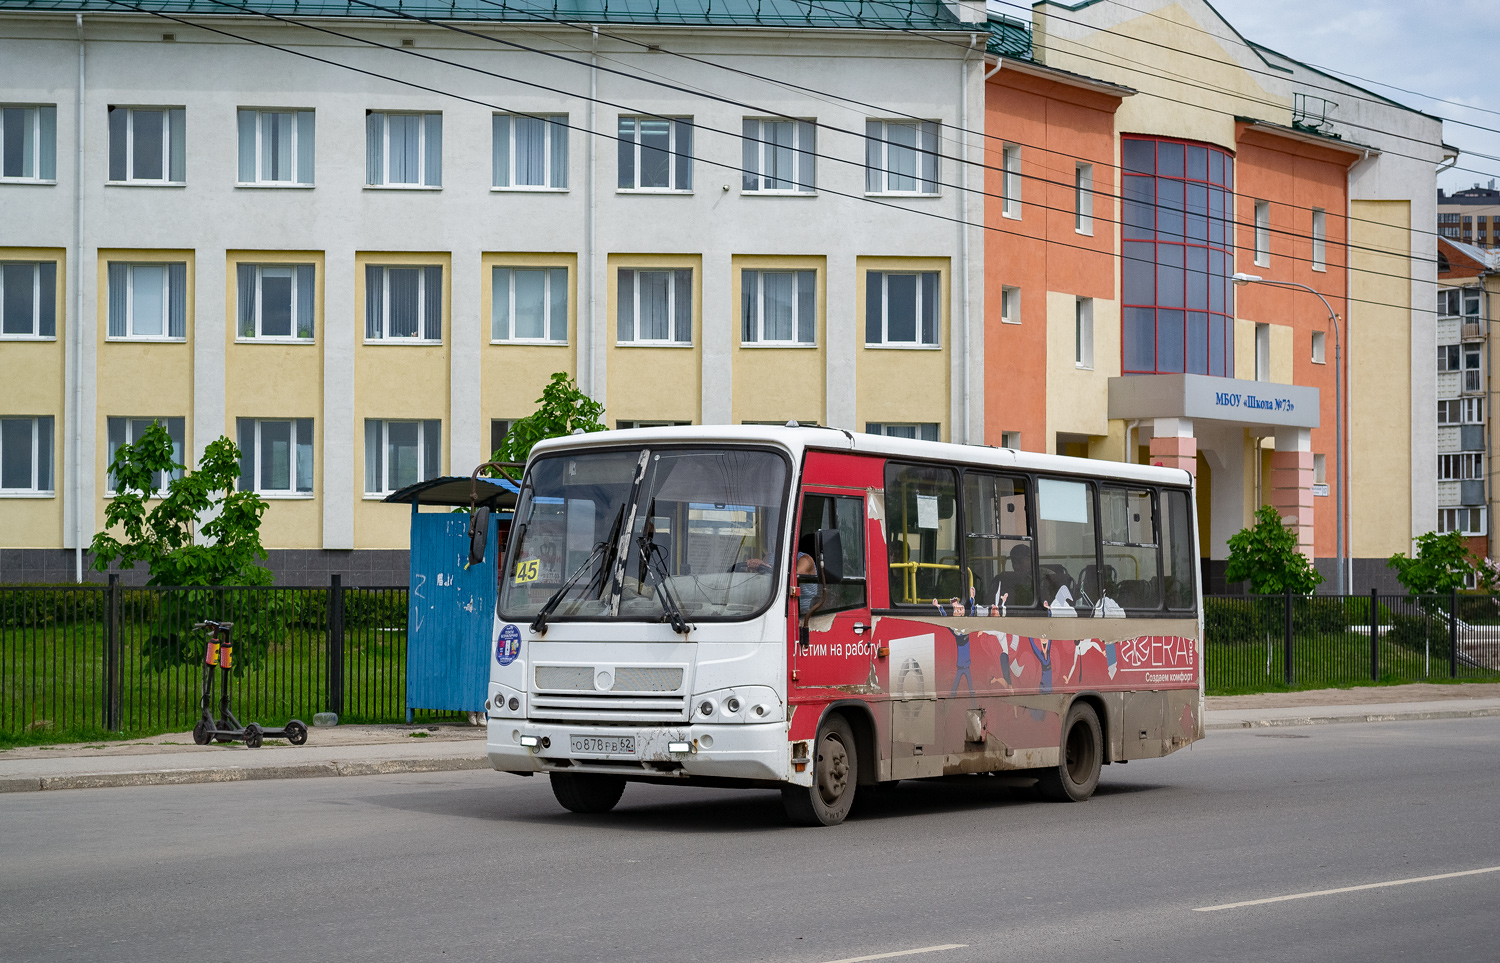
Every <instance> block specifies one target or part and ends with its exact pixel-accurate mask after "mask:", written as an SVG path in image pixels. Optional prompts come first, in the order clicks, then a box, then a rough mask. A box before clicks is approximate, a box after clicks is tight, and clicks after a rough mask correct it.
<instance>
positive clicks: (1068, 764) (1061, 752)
mask: <svg viewBox="0 0 1500 963" xmlns="http://www.w3.org/2000/svg"><path fill="white" fill-rule="evenodd" d="M1062 731H1063V736H1062V745H1061V746H1060V747H1059V748H1058V760H1057V766H1056V767H1055V768H1052V769H1043V770H1041V772H1040V774H1039V775H1038V778H1037V782H1036V788H1037V791H1038V792H1040V793H1041V794H1042V798H1044V799H1049V800H1051V801H1052V802H1083V801H1084V800H1085V799H1087V798H1089V797H1090V796H1092V795H1093V794H1094V789H1095V787H1097V786H1098V785H1099V766H1100V764H1101V763H1102V762H1103V759H1104V740H1103V737H1102V733H1101V730H1100V727H1099V715H1098V714H1097V713H1096V712H1094V707H1093V706H1091V705H1089V704H1088V703H1087V702H1075V703H1073V705H1072V706H1071V707H1070V708H1069V709H1068V715H1067V718H1065V719H1064V720H1063V729H1062Z"/></svg>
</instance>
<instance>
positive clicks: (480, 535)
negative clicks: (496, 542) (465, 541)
mask: <svg viewBox="0 0 1500 963" xmlns="http://www.w3.org/2000/svg"><path fill="white" fill-rule="evenodd" d="M489 537H490V510H489V509H488V508H476V509H474V510H473V511H472V512H470V513H469V564H470V565H481V564H483V563H484V549H485V544H486V543H487V542H488V541H489Z"/></svg>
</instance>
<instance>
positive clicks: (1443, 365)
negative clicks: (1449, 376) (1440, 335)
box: [1437, 344, 1461, 374]
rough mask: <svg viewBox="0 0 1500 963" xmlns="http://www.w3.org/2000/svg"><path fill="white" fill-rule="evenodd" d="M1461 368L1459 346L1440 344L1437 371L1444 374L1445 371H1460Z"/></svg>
mask: <svg viewBox="0 0 1500 963" xmlns="http://www.w3.org/2000/svg"><path fill="white" fill-rule="evenodd" d="M1460 368H1461V362H1460V360H1459V346H1458V345H1456V344H1440V345H1438V349H1437V369H1438V373H1439V374H1442V373H1443V372H1445V371H1458V370H1460Z"/></svg>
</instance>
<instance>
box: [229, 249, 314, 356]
mask: <svg viewBox="0 0 1500 963" xmlns="http://www.w3.org/2000/svg"><path fill="white" fill-rule="evenodd" d="M316 270H317V268H316V266H315V265H312V264H246V263H244V262H241V263H240V264H239V265H237V266H236V269H235V273H236V275H237V278H238V288H239V305H238V313H239V322H238V327H237V331H238V335H239V337H240V338H241V339H244V340H248V339H252V338H254V339H262V340H271V339H290V340H302V341H311V340H312V337H313V313H314V307H315V306H316V303H317V294H316V293H315V292H316V286H315V284H314V274H315V272H316Z"/></svg>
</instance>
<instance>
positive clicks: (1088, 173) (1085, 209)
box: [1073, 164, 1094, 235]
mask: <svg viewBox="0 0 1500 963" xmlns="http://www.w3.org/2000/svg"><path fill="white" fill-rule="evenodd" d="M1073 211H1074V215H1073V230H1075V231H1077V232H1078V233H1079V234H1089V235H1092V234H1093V233H1094V165H1093V164H1079V165H1077V166H1076V167H1075V168H1074V169H1073Z"/></svg>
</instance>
